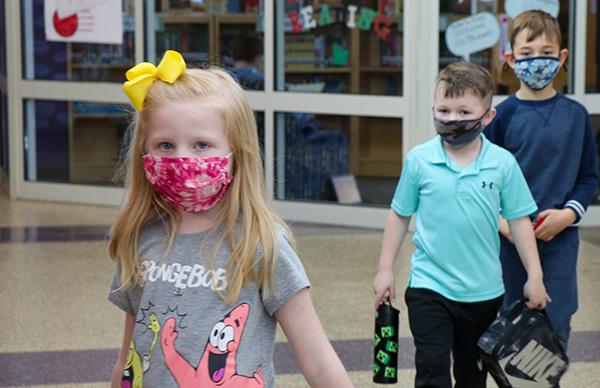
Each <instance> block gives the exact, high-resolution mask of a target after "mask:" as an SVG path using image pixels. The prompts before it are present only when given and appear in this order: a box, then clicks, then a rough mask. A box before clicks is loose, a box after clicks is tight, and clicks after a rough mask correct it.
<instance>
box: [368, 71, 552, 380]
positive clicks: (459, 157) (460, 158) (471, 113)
mask: <svg viewBox="0 0 600 388" xmlns="http://www.w3.org/2000/svg"><path fill="white" fill-rule="evenodd" d="M492 93H493V81H492V77H491V75H490V73H489V72H488V71H487V70H486V69H484V68H483V67H481V66H479V65H475V64H472V63H468V62H462V63H455V64H451V65H449V66H448V67H446V68H445V69H444V70H442V71H441V72H440V74H439V75H438V77H437V82H436V90H435V101H434V106H433V116H434V125H435V128H436V130H437V132H438V134H439V135H438V136H436V137H435V138H434V139H432V140H430V141H428V142H426V143H424V144H421V145H419V146H417V147H415V148H414V149H413V150H411V151H410V152H409V153H408V155H407V157H406V161H405V163H404V165H403V167H402V175H401V177H400V182H399V183H398V187H397V188H396V192H395V194H394V198H393V200H392V205H391V207H392V209H391V210H390V212H389V216H388V220H387V224H386V227H385V231H384V235H383V243H382V249H381V256H380V259H379V271H378V273H377V275H376V277H375V281H374V291H375V307H377V306H378V305H379V304H380V303H381V302H382V301H383V300H384V299H386V298H389V299H391V300H392V301H394V299H395V281H394V270H393V268H394V261H395V257H396V255H397V254H398V250H399V248H400V246H401V244H402V241H403V240H404V237H405V235H406V232H407V229H408V225H409V222H410V217H411V216H412V215H413V214H415V213H416V233H415V236H414V239H413V242H414V243H415V245H416V248H417V249H416V251H415V253H414V254H413V257H412V262H411V273H410V278H409V282H408V288H407V289H406V294H405V300H406V304H407V306H408V318H409V324H410V330H411V332H412V335H413V337H414V342H415V347H416V354H415V364H416V370H417V373H416V378H415V387H417V388H419V387H437V388H446V387H447V388H451V387H452V379H451V376H450V355H451V354H452V357H453V360H454V366H453V371H454V379H455V381H456V385H455V387H468V388H480V387H485V386H486V372H485V371H484V370H482V369H481V368H480V367H479V366H478V360H479V357H478V353H477V340H478V339H479V337H480V336H481V334H483V332H484V331H485V330H486V329H487V328H488V326H489V325H490V324H491V323H492V322H493V320H494V319H495V318H496V314H497V312H498V308H499V306H500V304H501V301H502V295H503V294H504V285H503V282H502V273H501V265H500V262H499V260H498V254H499V249H500V242H499V237H498V219H499V218H498V216H499V212H500V209H502V210H501V211H502V215H503V216H504V217H505V218H506V219H508V220H509V221H508V222H509V225H510V228H511V230H512V232H513V235H514V236H515V243H516V245H517V247H518V249H519V253H520V256H521V258H522V260H523V264H524V266H525V268H526V269H527V274H528V280H527V282H526V283H525V287H524V289H522V290H521V292H522V294H524V295H525V296H526V297H527V298H529V300H528V302H527V305H528V307H530V308H544V307H545V305H546V303H547V301H548V300H549V298H548V295H547V294H546V291H545V289H544V284H543V281H542V277H543V276H542V270H541V267H540V263H539V258H538V254H537V250H536V246H535V239H534V236H533V230H532V229H531V222H530V220H529V217H528V216H529V214H531V213H533V212H535V210H536V209H537V208H536V205H535V202H534V200H533V198H532V196H531V193H530V192H529V189H528V188H527V183H526V182H525V179H524V178H523V174H522V173H521V170H520V169H519V166H518V165H517V163H516V161H515V159H514V157H513V156H512V155H511V154H510V153H509V152H507V151H505V150H503V149H501V148H500V147H497V146H495V145H493V144H491V143H490V142H489V141H488V140H487V139H486V138H485V136H483V135H481V131H482V130H483V128H484V127H485V126H486V125H487V124H488V123H489V122H490V121H491V120H492V118H493V117H494V114H495V110H494V108H492V107H491V101H492Z"/></svg>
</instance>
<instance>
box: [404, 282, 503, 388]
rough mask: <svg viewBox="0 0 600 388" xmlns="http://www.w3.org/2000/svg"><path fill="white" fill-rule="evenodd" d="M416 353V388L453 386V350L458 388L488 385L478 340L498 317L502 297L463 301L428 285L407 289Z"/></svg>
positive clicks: (406, 294)
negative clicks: (478, 348)
mask: <svg viewBox="0 0 600 388" xmlns="http://www.w3.org/2000/svg"><path fill="white" fill-rule="evenodd" d="M404 297H405V300H406V305H407V306H408V320H409V324H410V331H411V332H412V335H413V338H414V341H415V347H416V354H415V366H416V369H417V376H416V378H415V387H416V388H451V387H452V380H451V378H450V353H452V357H453V359H454V366H453V373H454V380H455V381H456V385H455V388H485V386H486V377H487V373H486V372H485V370H483V368H481V369H480V366H481V363H480V362H479V355H478V353H477V341H478V340H479V337H480V336H481V335H482V334H483V332H484V331H485V330H486V329H487V328H488V327H489V326H490V325H491V324H492V322H493V321H494V319H495V318H496V314H497V312H498V308H499V307H500V304H501V303H502V296H499V297H497V298H495V299H491V300H487V301H483V302H474V303H462V302H455V301H452V300H449V299H447V298H445V297H443V296H442V295H440V294H438V293H437V292H435V291H431V290H428V289H425V288H408V289H407V290H406V293H405V295H404Z"/></svg>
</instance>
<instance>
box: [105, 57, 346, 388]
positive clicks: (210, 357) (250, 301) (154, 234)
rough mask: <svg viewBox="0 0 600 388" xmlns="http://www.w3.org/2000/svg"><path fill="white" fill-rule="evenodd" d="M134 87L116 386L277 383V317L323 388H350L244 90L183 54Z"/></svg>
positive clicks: (118, 281)
mask: <svg viewBox="0 0 600 388" xmlns="http://www.w3.org/2000/svg"><path fill="white" fill-rule="evenodd" d="M127 79H128V80H129V81H128V82H126V83H125V85H124V89H125V92H126V94H127V95H128V96H129V98H130V100H131V101H132V103H133V105H134V106H135V108H136V109H137V110H138V112H137V114H136V118H135V127H134V132H133V139H132V143H131V145H130V151H129V161H128V163H129V164H128V168H127V177H126V187H127V196H126V199H125V204H124V206H123V208H122V209H121V211H120V212H119V214H118V216H117V220H116V222H115V224H114V226H113V228H112V231H111V238H110V255H111V257H112V258H113V259H114V260H115V261H116V262H117V270H116V273H115V277H114V279H113V284H112V287H111V292H110V294H109V300H110V301H111V302H112V303H114V304H116V305H117V306H118V307H120V308H121V309H123V310H124V311H125V334H124V336H123V346H122V348H121V351H120V354H119V357H118V360H117V362H116V365H115V368H114V371H113V376H112V387H142V384H143V386H144V387H161V388H162V387H176V386H179V387H217V386H219V387H242V388H243V387H272V386H274V370H273V348H274V340H275V327H276V323H277V322H279V323H280V324H281V326H282V328H283V331H284V332H285V334H286V336H287V338H288V341H289V343H290V345H291V347H292V349H293V351H294V354H295V356H296V360H297V361H298V364H299V367H300V370H301V371H302V373H303V374H304V376H305V378H306V379H307V381H308V383H309V384H310V385H311V386H313V387H333V386H335V387H350V386H352V384H351V382H350V380H349V378H348V375H347V373H346V372H345V370H344V368H343V366H342V364H341V362H340V360H339V359H338V357H337V355H336V354H335V352H334V351H333V348H332V347H331V345H330V344H329V342H328V340H327V338H326V336H325V333H324V331H323V328H322V326H321V324H320V322H319V319H318V317H317V315H316V312H315V310H314V308H313V305H312V302H311V299H310V295H309V292H308V287H309V282H308V279H307V277H306V274H305V272H304V269H303V267H302V264H301V262H300V260H299V259H298V257H297V255H296V253H295V252H294V249H293V240H292V235H291V233H290V231H289V230H288V229H287V227H286V226H285V224H284V223H283V221H282V220H281V219H279V218H278V217H277V216H276V215H275V214H274V213H273V212H272V211H271V209H270V208H269V206H268V205H267V202H266V198H265V194H264V188H263V172H262V164H261V158H260V153H259V147H258V139H257V135H256V126H255V122H254V115H253V112H252V110H251V108H250V106H249V104H248V102H247V100H246V98H245V95H244V92H243V91H242V89H241V88H240V86H239V85H238V84H237V83H236V82H235V81H234V80H233V79H232V78H231V76H229V75H228V74H227V73H225V72H224V71H221V70H218V69H209V70H199V69H186V65H185V62H184V61H183V58H182V57H181V55H180V54H179V53H177V52H175V51H167V52H166V53H165V56H164V58H163V60H162V61H161V63H160V64H159V66H158V67H155V66H154V65H152V64H149V63H142V64H139V65H137V66H135V67H134V68H132V69H130V70H129V71H128V72H127Z"/></svg>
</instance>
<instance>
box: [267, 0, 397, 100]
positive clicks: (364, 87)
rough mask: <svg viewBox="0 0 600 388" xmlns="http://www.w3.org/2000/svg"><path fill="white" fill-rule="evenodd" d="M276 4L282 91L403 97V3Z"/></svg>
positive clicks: (278, 84)
mask: <svg viewBox="0 0 600 388" xmlns="http://www.w3.org/2000/svg"><path fill="white" fill-rule="evenodd" d="M276 4H277V5H278V7H277V8H276V21H275V22H276V27H275V34H276V38H277V41H276V50H275V52H276V58H275V66H276V77H275V86H276V89H277V90H287V91H292V92H314V93H352V94H376V95H394V96H399V95H402V62H403V47H402V36H403V34H402V25H403V23H402V21H403V19H402V7H401V4H402V2H401V1H400V0H380V1H378V0H363V1H361V2H360V5H359V6H357V5H351V4H350V2H348V4H347V2H344V3H342V2H340V1H337V0H324V1H311V0H304V1H287V2H285V3H284V2H277V3H276ZM283 4H285V5H283Z"/></svg>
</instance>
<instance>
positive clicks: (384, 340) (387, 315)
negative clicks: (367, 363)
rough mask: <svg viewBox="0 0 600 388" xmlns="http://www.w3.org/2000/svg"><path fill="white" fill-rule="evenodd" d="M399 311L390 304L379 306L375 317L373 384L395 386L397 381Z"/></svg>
mask: <svg viewBox="0 0 600 388" xmlns="http://www.w3.org/2000/svg"><path fill="white" fill-rule="evenodd" d="M399 322H400V311H398V310H397V309H395V308H394V307H393V306H392V305H391V303H389V302H385V303H382V304H380V305H379V308H378V309H377V314H376V316H375V338H374V342H373V343H374V345H375V351H374V359H373V382H375V383H378V384H395V383H396V382H397V381H398V329H399Z"/></svg>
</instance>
